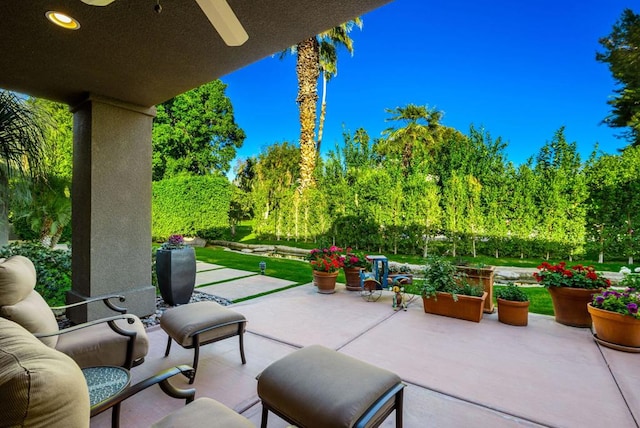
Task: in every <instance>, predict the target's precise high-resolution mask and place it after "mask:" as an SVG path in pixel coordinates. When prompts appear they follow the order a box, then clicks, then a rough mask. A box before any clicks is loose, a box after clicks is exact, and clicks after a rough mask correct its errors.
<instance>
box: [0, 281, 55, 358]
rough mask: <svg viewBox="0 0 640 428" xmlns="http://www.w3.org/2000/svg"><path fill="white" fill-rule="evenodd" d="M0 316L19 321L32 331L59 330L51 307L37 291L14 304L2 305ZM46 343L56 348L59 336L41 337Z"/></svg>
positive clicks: (50, 331)
mask: <svg viewBox="0 0 640 428" xmlns="http://www.w3.org/2000/svg"><path fill="white" fill-rule="evenodd" d="M0 316H2V317H3V318H7V319H10V320H11V321H13V322H17V323H18V324H20V325H21V326H22V327H24V328H26V329H27V330H29V331H30V332H31V333H55V332H57V331H58V321H56V317H55V316H54V315H53V312H52V311H51V308H49V305H47V302H45V301H44V299H43V298H42V296H40V294H38V292H37V291H35V290H32V291H31V293H30V294H29V295H28V296H27V297H26V298H24V299H23V300H21V301H19V302H18V303H16V304H14V305H8V306H2V307H0ZM40 340H41V341H42V343H44V344H45V345H47V346H49V347H51V348H55V347H56V344H57V343H58V336H51V337H43V338H40Z"/></svg>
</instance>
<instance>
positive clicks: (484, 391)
mask: <svg viewBox="0 0 640 428" xmlns="http://www.w3.org/2000/svg"><path fill="white" fill-rule="evenodd" d="M263 278H264V277H261V276H259V275H256V276H253V277H250V279H251V280H252V281H255V283H254V286H256V285H257V284H259V283H260V281H261V280H262V279H263ZM242 281H243V283H245V284H246V282H247V281H248V278H247V277H243V278H242ZM391 300H392V298H391V294H387V293H385V294H383V296H382V298H381V299H380V300H378V301H377V302H366V301H364V300H363V299H362V298H361V297H360V295H359V293H358V292H351V291H347V290H346V289H345V288H344V286H342V285H338V289H337V292H336V293H335V294H332V295H322V294H318V293H317V292H316V289H315V287H314V286H313V285H311V284H307V285H302V286H299V287H296V288H291V289H287V290H284V291H280V292H277V293H274V294H271V295H267V296H262V297H259V298H255V299H252V300H248V301H245V302H242V303H239V304H234V305H232V306H230V308H232V309H234V310H236V311H238V312H240V313H242V314H244V315H245V316H246V318H247V320H248V323H247V333H246V334H245V352H246V357H247V364H246V365H242V364H241V362H240V355H239V351H238V340H237V338H231V339H227V340H224V341H221V342H217V343H214V344H211V345H207V346H205V347H203V348H202V349H201V353H200V366H199V368H198V375H197V378H196V381H195V384H194V386H195V388H196V390H197V394H196V396H207V397H212V398H214V399H216V400H218V401H220V402H222V403H224V404H226V405H227V406H229V407H231V408H233V409H234V410H236V411H237V412H239V413H241V414H243V415H244V416H246V417H247V418H249V419H250V420H251V421H252V422H253V423H254V424H255V425H256V426H259V424H260V414H261V405H260V402H259V400H258V397H257V394H256V379H255V378H256V376H257V375H258V374H259V373H260V372H261V371H262V370H263V369H264V368H265V367H267V366H268V365H269V364H270V363H272V362H273V361H276V360H278V359H279V358H282V357H283V356H285V355H287V354H289V353H291V352H293V351H295V350H296V349H298V348H300V347H303V346H307V345H311V344H321V345H324V346H327V347H329V348H332V349H335V350H337V351H339V352H342V353H345V354H347V355H350V356H353V357H355V358H358V359H361V360H364V361H368V362H370V363H372V364H375V365H378V366H380V367H383V368H386V369H389V370H391V371H394V372H396V373H398V375H400V377H401V378H402V379H403V380H404V382H406V383H407V388H406V389H405V407H404V426H405V427H409V428H411V427H416V428H417V427H425V426H433V427H467V426H473V427H536V426H549V427H605V426H606V427H610V426H611V427H638V421H640V370H639V368H640V354H632V353H624V352H620V351H615V350H611V349H608V348H604V347H600V346H599V345H598V344H596V343H595V342H594V340H593V338H592V335H591V331H590V330H589V329H579V328H573V327H567V326H564V325H561V324H558V323H556V322H555V321H554V319H553V318H552V317H548V316H543V315H535V314H530V317H529V326H527V327H513V326H508V325H504V324H501V323H499V322H498V318H497V314H495V313H494V314H485V316H484V318H483V320H482V321H481V322H480V323H473V322H469V321H461V320H456V319H452V318H447V317H442V316H437V315H430V314H425V313H424V311H423V309H422V301H421V300H419V299H416V300H414V302H412V303H411V304H410V305H409V308H408V310H407V311H398V312H394V311H393V310H392V308H391ZM148 332H149V337H150V342H151V349H150V351H149V354H148V356H147V358H146V362H145V363H144V364H142V365H141V366H139V367H135V368H133V369H132V378H133V382H137V381H140V380H142V379H144V378H146V377H148V376H151V375H153V374H155V373H156V372H158V371H160V370H162V369H165V368H168V367H171V366H173V365H178V364H191V362H192V360H193V351H192V350H185V349H182V348H181V347H180V346H176V345H174V346H173V347H172V350H171V355H170V356H169V357H168V358H165V357H164V348H165V346H166V340H167V336H166V334H165V333H164V332H163V331H162V330H161V329H160V328H159V327H152V328H151V329H149V331H148ZM173 383H174V384H175V385H177V386H182V387H188V384H187V382H186V380H185V379H183V378H178V377H176V378H174V382H173ZM337 399H339V397H337ZM183 405H184V402H183V401H180V400H175V399H171V398H168V397H167V396H165V395H164V393H162V392H161V391H160V389H159V388H158V387H152V388H150V389H147V390H146V391H144V392H141V393H139V394H137V395H136V396H134V397H133V398H131V399H129V400H127V401H125V402H124V403H123V405H122V410H121V418H120V420H121V426H122V427H145V426H149V425H150V424H151V423H153V422H154V421H156V420H158V419H160V418H162V417H163V416H164V415H166V414H167V413H169V412H171V411H172V410H174V409H177V408H179V407H181V406H183ZM110 417H111V414H110V412H107V413H103V414H102V415H98V416H96V417H94V418H93V419H92V420H91V426H92V427H96V428H97V427H107V426H110ZM285 426H287V424H286V423H284V421H282V420H280V419H278V418H277V417H275V415H273V414H271V415H270V416H269V427H274V428H279V427H285ZM383 426H384V427H392V426H394V418H393V416H390V417H389V418H388V419H387V420H386V421H385V423H384V425H383Z"/></svg>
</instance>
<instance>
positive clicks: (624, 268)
mask: <svg viewBox="0 0 640 428" xmlns="http://www.w3.org/2000/svg"><path fill="white" fill-rule="evenodd" d="M636 272H638V271H637V270H636ZM620 273H621V274H623V275H626V274H629V273H631V269H629V268H628V267H626V266H622V267H621V268H620Z"/></svg>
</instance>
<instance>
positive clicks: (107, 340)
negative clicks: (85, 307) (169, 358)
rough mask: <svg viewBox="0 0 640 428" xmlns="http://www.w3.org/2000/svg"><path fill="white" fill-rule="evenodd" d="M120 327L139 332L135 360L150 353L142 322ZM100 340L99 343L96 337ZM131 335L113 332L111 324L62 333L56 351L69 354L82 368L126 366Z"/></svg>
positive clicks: (136, 321)
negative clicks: (129, 336) (128, 342)
mask: <svg viewBox="0 0 640 428" xmlns="http://www.w3.org/2000/svg"><path fill="white" fill-rule="evenodd" d="M116 324H117V325H118V326H119V327H120V328H122V329H123V330H129V331H135V332H136V333H137V335H136V341H135V345H134V348H133V360H134V361H135V360H137V359H139V358H143V357H144V356H145V355H147V352H148V351H149V337H148V336H147V333H146V331H145V329H144V325H143V324H142V321H140V319H138V318H137V317H136V320H135V322H134V323H133V324H129V323H128V322H127V321H126V320H118V321H116ZM98 337H99V338H100V340H96V338H98ZM128 340H129V338H128V337H127V336H122V335H119V334H117V333H116V332H114V331H113V330H111V328H110V327H109V325H108V324H107V323H101V324H97V325H94V326H91V327H87V328H83V329H80V330H76V331H74V332H71V333H69V334H61V335H60V336H59V339H58V344H57V346H56V349H57V350H58V351H60V352H64V353H65V354H67V355H69V356H70V357H71V358H73V360H74V361H75V362H76V363H77V364H78V365H79V366H80V367H82V368H84V367H90V366H123V365H124V363H125V359H126V350H127V341H128Z"/></svg>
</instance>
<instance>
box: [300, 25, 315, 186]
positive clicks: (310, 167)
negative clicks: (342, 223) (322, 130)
mask: <svg viewBox="0 0 640 428" xmlns="http://www.w3.org/2000/svg"><path fill="white" fill-rule="evenodd" d="M297 50H298V56H297V62H296V75H297V77H298V98H297V99H296V101H297V102H298V109H299V111H300V186H299V191H300V192H302V191H303V190H304V189H306V188H308V187H310V186H311V185H313V182H314V180H313V171H314V169H315V166H316V143H315V127H316V107H317V103H318V77H319V76H320V68H319V66H318V64H319V55H320V54H319V45H318V40H317V39H316V38H315V37H312V38H310V39H307V40H304V41H302V42H300V43H298V46H297Z"/></svg>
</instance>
